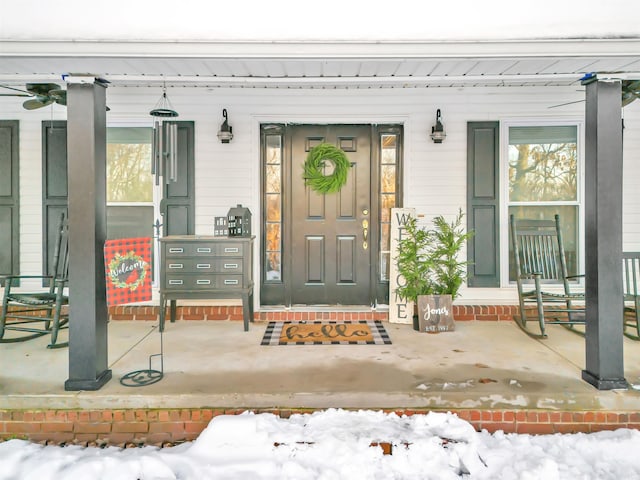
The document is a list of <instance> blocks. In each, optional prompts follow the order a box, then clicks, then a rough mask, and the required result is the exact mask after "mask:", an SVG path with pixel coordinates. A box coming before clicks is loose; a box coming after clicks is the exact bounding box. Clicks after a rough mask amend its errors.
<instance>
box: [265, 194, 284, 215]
mask: <svg viewBox="0 0 640 480" xmlns="http://www.w3.org/2000/svg"><path fill="white" fill-rule="evenodd" d="M280 210H281V209H280V195H279V194H270V195H267V222H279V221H280Z"/></svg>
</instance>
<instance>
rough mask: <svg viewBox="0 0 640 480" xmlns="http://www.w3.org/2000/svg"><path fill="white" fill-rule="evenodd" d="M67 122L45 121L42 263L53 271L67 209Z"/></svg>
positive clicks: (43, 124)
mask: <svg viewBox="0 0 640 480" xmlns="http://www.w3.org/2000/svg"><path fill="white" fill-rule="evenodd" d="M68 196H69V189H68V184H67V122H66V121H65V120H53V121H51V120H47V121H44V122H42V224H43V228H42V265H43V266H44V267H43V270H44V271H43V273H44V274H45V275H48V274H50V273H51V267H50V262H51V261H52V259H53V249H54V248H55V243H56V238H57V236H58V234H57V231H56V229H57V224H58V222H59V221H60V213H62V212H65V213H67V202H68Z"/></svg>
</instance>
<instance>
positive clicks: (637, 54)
mask: <svg viewBox="0 0 640 480" xmlns="http://www.w3.org/2000/svg"><path fill="white" fill-rule="evenodd" d="M83 72H90V73H91V74H94V75H96V76H100V77H103V78H106V79H107V80H109V81H110V82H111V83H112V84H113V85H114V86H138V87H150V86H159V85H161V84H162V83H163V82H166V84H167V85H168V86H196V87H207V88H217V87H239V88H426V87H457V86H533V85H560V86H562V85H570V84H573V83H575V82H576V81H577V80H579V79H580V78H581V77H582V76H583V75H584V74H585V73H588V72H599V73H601V72H606V73H607V74H612V75H615V76H619V77H621V78H632V77H633V78H640V74H639V73H638V72H640V40H638V39H633V40H629V39H626V40H607V41H604V40H601V41H591V42H590V41H585V40H582V41H571V40H566V41H555V42H554V41H544V42H543V41H539V42H515V43H514V42H457V43H437V42H430V43H415V42H410V43H406V42H405V43H402V42H401V43H392V42H363V43H348V44H347V43H333V44H329V43H309V42H306V43H296V42H273V43H268V42H226V43H219V44H211V43H206V44H205V43H194V42H182V43H169V42H166V43H163V42H149V43H128V44H125V45H122V44H119V45H118V44H111V43H109V42H107V43H100V42H98V43H93V42H84V43H82V42H81V43H73V42H58V43H54V44H53V45H52V44H51V42H49V43H45V42H0V83H2V84H5V85H14V86H15V85H21V84H24V83H25V82H39V81H61V79H62V76H63V75H64V74H67V73H83Z"/></svg>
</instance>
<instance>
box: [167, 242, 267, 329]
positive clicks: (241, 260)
mask: <svg viewBox="0 0 640 480" xmlns="http://www.w3.org/2000/svg"><path fill="white" fill-rule="evenodd" d="M254 238H255V237H212V236H205V235H172V236H167V237H162V238H160V249H161V250H160V331H163V330H164V322H165V315H166V309H167V301H170V302H171V303H170V319H171V321H172V322H174V321H175V314H176V300H177V299H209V298H241V299H242V311H243V320H244V330H245V331H247V330H249V322H251V321H253V241H254Z"/></svg>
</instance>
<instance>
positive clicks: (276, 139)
mask: <svg viewBox="0 0 640 480" xmlns="http://www.w3.org/2000/svg"><path fill="white" fill-rule="evenodd" d="M280 146H281V139H280V135H267V157H266V163H277V164H279V163H281V155H282V154H281V152H282V150H281V148H280Z"/></svg>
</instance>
